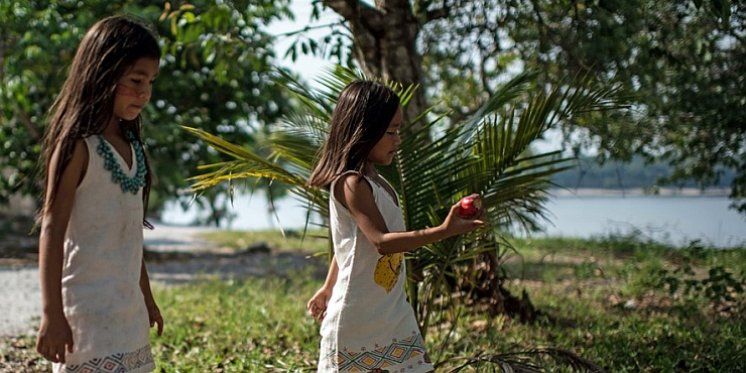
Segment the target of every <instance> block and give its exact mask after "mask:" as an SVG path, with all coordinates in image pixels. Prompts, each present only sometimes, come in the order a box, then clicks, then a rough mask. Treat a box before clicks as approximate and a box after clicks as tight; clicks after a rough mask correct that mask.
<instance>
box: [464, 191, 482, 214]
mask: <svg viewBox="0 0 746 373" xmlns="http://www.w3.org/2000/svg"><path fill="white" fill-rule="evenodd" d="M481 209H482V202H481V199H480V198H479V194H476V193H474V194H472V195H470V196H467V197H464V198H461V201H459V209H458V215H459V216H460V217H462V218H464V219H473V218H475V217H476V216H477V215H479V210H481Z"/></svg>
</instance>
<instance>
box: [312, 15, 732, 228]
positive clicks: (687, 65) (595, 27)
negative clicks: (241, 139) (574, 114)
mask: <svg viewBox="0 0 746 373" xmlns="http://www.w3.org/2000/svg"><path fill="white" fill-rule="evenodd" d="M314 4H315V5H314V6H317V7H320V6H326V7H328V8H329V9H332V10H333V11H335V12H336V13H338V14H339V15H341V16H342V17H343V18H344V20H345V26H346V27H347V29H348V30H349V31H348V32H349V33H350V39H351V40H352V42H351V44H350V45H348V47H349V48H351V50H352V55H353V56H354V58H355V60H356V62H357V63H358V64H359V66H360V67H361V68H362V69H363V70H364V71H366V72H369V73H372V74H377V75H379V76H383V77H385V78H390V79H393V80H397V81H401V82H407V83H413V84H419V85H420V86H422V87H423V88H424V89H423V90H422V93H421V95H419V96H415V98H414V99H413V104H412V105H411V108H410V109H409V111H408V114H409V115H408V116H409V117H410V119H411V117H412V115H413V113H416V112H417V110H418V109H421V108H423V107H427V102H431V103H435V104H437V105H440V106H441V108H442V109H443V110H447V111H448V112H449V117H450V118H451V122H452V123H458V122H459V121H460V120H462V119H463V118H465V117H467V116H469V115H471V114H473V113H474V112H475V111H476V110H477V109H478V108H479V107H480V105H481V104H482V103H483V102H485V100H486V99H487V98H488V97H489V95H490V93H492V92H494V90H495V88H496V87H497V86H498V85H499V83H500V82H502V81H505V79H506V78H508V77H510V76H512V75H514V74H515V73H516V71H520V70H522V69H525V68H529V69H537V70H539V71H541V72H542V74H543V79H542V80H540V81H539V84H546V83H549V82H553V81H554V82H556V79H557V78H558V77H562V76H567V75H577V74H581V75H582V74H585V73H589V72H590V73H593V74H594V75H596V76H597V77H598V78H600V79H604V80H606V81H608V82H609V84H612V83H621V84H622V85H623V87H624V89H625V90H626V92H627V93H628V95H629V96H630V97H632V102H633V103H634V110H631V111H628V112H613V113H599V114H597V115H594V116H592V117H589V118H587V119H586V120H584V121H582V122H578V123H572V124H571V125H570V126H569V127H564V128H562V130H563V131H562V133H563V134H564V135H565V136H564V138H565V140H566V144H567V145H568V146H569V147H571V148H573V149H575V150H576V151H577V152H579V151H580V150H582V149H588V148H593V149H598V150H599V154H600V157H599V160H600V161H604V160H606V159H608V158H615V159H620V160H630V159H631V158H632V155H634V154H640V155H643V156H645V157H646V158H647V159H648V160H649V161H651V162H652V161H654V160H663V161H666V162H668V163H669V164H670V165H672V166H674V171H673V173H672V174H671V175H669V177H666V178H663V179H661V182H662V183H665V182H671V181H678V180H684V179H689V178H693V179H695V180H697V181H699V182H700V185H701V186H703V187H705V186H708V185H712V184H715V183H717V182H718V180H719V178H720V177H722V175H723V172H724V171H725V170H731V171H734V172H735V173H736V177H735V178H733V181H732V183H731V190H732V193H731V198H732V201H733V207H735V208H737V209H738V210H739V211H741V212H742V213H746V135H744V134H745V133H746V131H745V130H744V126H745V124H744V123H745V122H746V110H744V109H743V108H744V107H745V104H746V97H745V95H744V93H743V89H742V87H743V86H744V85H745V84H744V77H743V74H742V71H744V70H746V69H745V68H744V63H745V62H744V61H746V58H744V57H746V48H745V47H744V37H745V36H746V28H745V27H746V22H745V21H746V5H744V3H743V2H731V1H727V0H725V1H723V0H709V1H708V0H689V1H687V0H682V1H655V0H632V1H620V0H560V1H549V0H530V1H519V0H492V1H490V0H481V1H478V0H377V1H375V2H374V3H373V4H371V2H367V1H362V0H318V1H315V2H314ZM313 14H315V15H318V11H316V12H314V13H313ZM306 43H308V41H306ZM305 50H307V51H310V52H309V53H312V52H315V51H318V50H322V49H314V48H305ZM338 55H339V54H338ZM420 103H424V104H423V105H421V104H420Z"/></svg>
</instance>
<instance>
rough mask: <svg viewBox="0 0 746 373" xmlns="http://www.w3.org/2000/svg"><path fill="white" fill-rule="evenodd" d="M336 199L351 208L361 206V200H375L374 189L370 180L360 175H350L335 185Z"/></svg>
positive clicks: (343, 176) (341, 178) (340, 178)
mask: <svg viewBox="0 0 746 373" xmlns="http://www.w3.org/2000/svg"><path fill="white" fill-rule="evenodd" d="M334 197H335V198H336V199H337V201H340V202H342V204H343V205H344V206H345V207H347V208H349V206H350V205H351V204H352V205H356V204H359V202H360V200H361V198H362V199H366V197H368V198H371V199H372V198H373V188H372V187H371V186H370V184H369V183H368V180H367V179H366V178H365V177H364V176H363V175H362V174H359V173H348V174H345V175H342V176H340V177H339V179H337V182H336V184H335V185H334ZM356 202H357V203H356Z"/></svg>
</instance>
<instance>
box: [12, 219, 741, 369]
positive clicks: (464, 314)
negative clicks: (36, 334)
mask: <svg viewBox="0 0 746 373" xmlns="http://www.w3.org/2000/svg"><path fill="white" fill-rule="evenodd" d="M278 236H279V234H278V233H277V232H259V233H246V232H224V233H220V232H218V233H212V234H211V236H209V238H210V239H213V240H215V241H218V242H220V243H223V244H225V245H227V246H230V245H235V246H231V247H236V248H240V247H243V246H245V245H247V244H248V243H250V242H255V241H257V240H261V241H265V242H268V243H269V244H270V246H273V248H275V249H280V250H289V249H295V248H298V247H299V245H298V243H299V241H297V240H298V238H297V237H291V238H290V240H289V241H283V240H282V238H278ZM241 240H243V242H241ZM292 240H296V241H292ZM512 242H513V243H514V244H515V247H516V250H517V252H518V253H520V254H521V255H520V257H519V256H517V255H514V256H513V257H511V258H509V259H508V260H507V262H506V263H505V265H504V268H505V270H506V271H507V273H508V274H509V275H510V276H511V278H512V280H511V281H509V283H508V284H507V286H508V288H509V289H510V290H511V291H512V292H513V293H514V294H520V292H522V291H523V290H526V292H527V293H528V294H529V296H530V298H531V301H532V302H533V303H534V305H535V306H536V307H537V308H538V309H539V310H540V311H541V316H540V317H539V319H538V320H537V321H536V322H535V323H532V324H523V323H520V322H518V321H516V320H511V319H509V318H506V317H504V316H501V315H498V316H496V317H489V316H486V315H483V314H477V313H474V312H470V310H468V309H465V308H461V309H460V314H459V316H458V317H451V318H443V319H442V320H440V322H439V323H436V324H435V325H433V326H432V328H431V329H430V330H428V338H427V343H428V348H429V351H430V353H431V355H432V357H433V359H434V360H435V361H439V362H442V365H441V366H440V367H439V369H438V371H447V370H448V369H450V368H453V367H455V366H457V365H459V364H460V363H461V362H463V361H464V360H465V359H466V358H468V357H471V356H474V355H478V354H481V355H486V354H505V353H510V352H519V354H518V355H517V357H515V358H516V359H525V360H528V359H531V358H532V357H533V355H531V354H520V352H522V351H527V350H530V349H535V348H558V349H563V350H568V351H571V352H573V353H575V354H577V355H579V356H581V357H583V358H585V359H587V360H590V361H591V362H593V363H595V364H597V365H599V366H601V367H602V368H604V369H606V370H609V371H614V372H638V371H648V372H657V371H745V370H746V351H744V341H745V340H746V318H744V315H745V314H746V306H745V304H746V302H744V294H743V292H742V291H740V292H739V291H736V290H733V289H730V290H728V288H727V287H726V292H727V293H728V294H730V295H732V296H733V299H732V300H730V301H727V300H722V299H720V298H717V297H715V298H713V297H711V296H709V295H707V294H706V292H705V291H704V290H699V291H696V290H694V291H692V292H690V293H689V294H688V295H687V294H684V293H683V291H682V290H678V291H676V292H674V293H671V292H670V291H669V290H668V288H667V287H665V286H662V285H661V282H660V279H661V273H662V272H661V270H666V271H668V272H666V273H668V274H669V275H671V276H673V274H674V273H675V270H676V269H677V268H681V267H682V266H683V265H684V264H688V265H690V266H691V268H692V272H693V274H686V273H679V274H676V276H679V277H680V278H681V281H682V283H683V282H684V281H685V280H690V281H700V282H701V281H702V280H703V279H705V278H707V276H708V273H709V272H708V270H709V269H710V268H712V267H713V266H723V268H724V269H725V271H727V273H729V274H730V275H732V277H733V278H735V279H737V280H738V281H741V283H743V281H744V274H745V273H746V272H745V270H746V250H744V249H743V248H734V249H731V250H712V249H707V248H702V247H698V246H696V245H694V246H692V247H691V248H688V249H676V250H674V249H672V248H670V247H667V246H665V245H660V244H656V243H652V242H641V241H638V240H636V239H634V238H633V237H605V238H597V239H591V240H581V239H558V238H549V239H517V240H514V241H512ZM307 243H308V245H309V246H308V247H307V246H305V245H306V244H307ZM325 245H326V241H325V240H324V239H318V242H313V243H309V241H306V242H305V243H304V246H303V247H304V250H306V249H307V250H309V251H311V252H323V251H324V250H325ZM322 280H323V279H322V278H320V277H318V275H317V276H316V277H314V276H313V275H311V274H310V271H308V272H305V271H300V272H298V273H294V274H292V275H290V276H285V277H276V278H248V279H243V280H229V281H214V280H213V281H205V282H197V283H191V284H188V285H179V286H168V287H166V286H157V285H156V286H155V296H156V299H157V300H158V302H159V305H160V307H161V309H162V311H163V313H164V318H165V320H166V330H165V332H164V335H163V336H162V337H156V336H155V335H153V338H152V342H153V351H154V353H155V355H156V359H157V364H158V369H159V371H163V372H178V371H205V372H208V371H209V372H241V371H309V370H315V364H316V360H317V355H318V345H319V336H318V325H317V324H316V323H314V322H313V321H312V320H311V319H310V318H309V317H308V316H306V314H305V309H304V308H305V307H304V306H305V303H306V301H307V299H308V297H310V296H311V294H313V292H314V291H315V290H316V288H317V287H318V286H319V285H320V284H321V282H322ZM10 343H11V344H14V345H15V347H9V345H8V343H6V346H4V347H2V346H0V352H2V354H0V356H2V357H3V358H0V370H2V369H1V368H2V367H3V365H2V364H3V360H2V359H5V361H8V360H19V359H26V360H25V363H26V364H27V363H28V362H30V361H31V362H34V364H37V365H35V368H33V369H32V370H36V369H43V368H44V367H46V366H47V365H44V364H41V365H39V360H33V359H34V356H33V353H28V350H29V347H28V345H30V344H31V343H32V340H31V339H29V337H26V338H25V339H24V338H20V339H14V340H13V341H12V342H10ZM24 344H25V345H26V347H25V348H24V347H23V345H24ZM18 346H21V347H18ZM24 351H25V352H24ZM531 361H533V362H534V363H537V364H539V365H540V366H541V367H542V368H543V369H545V370H548V371H568V370H569V368H568V367H567V366H565V365H562V364H560V363H558V362H557V361H555V360H552V359H551V358H548V357H544V358H533V360H531ZM469 369H471V371H475V370H476V371H495V370H497V371H499V368H497V367H496V366H495V365H486V364H485V365H481V366H477V367H471V368H469ZM467 371H469V370H467Z"/></svg>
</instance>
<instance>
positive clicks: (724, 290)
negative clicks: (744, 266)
mask: <svg viewBox="0 0 746 373" xmlns="http://www.w3.org/2000/svg"><path fill="white" fill-rule="evenodd" d="M702 250H703V248H702V247H701V246H700V245H699V243H698V242H696V241H695V242H693V243H692V244H691V245H690V246H689V247H688V248H687V249H684V250H682V256H681V260H680V262H679V263H677V264H676V265H675V266H674V268H673V269H664V268H661V269H658V270H657V271H656V272H654V276H653V279H652V281H653V283H654V285H657V286H661V287H665V288H667V289H668V292H669V294H670V295H672V296H674V295H678V294H681V296H682V297H685V298H688V297H695V298H696V297H702V298H705V299H706V300H707V301H709V302H710V303H712V304H715V305H720V304H724V303H732V302H734V301H736V298H737V297H740V296H742V295H743V292H744V286H746V277H744V276H743V275H744V274H743V273H742V274H741V276H740V277H738V276H736V275H734V274H733V273H731V272H730V271H728V270H727V269H726V268H725V266H724V265H722V264H716V265H712V266H710V267H709V268H708V269H707V277H704V276H701V275H699V274H698V273H696V272H695V271H694V264H693V261H694V260H697V259H700V260H701V259H702V256H703V255H702V254H701V251H702ZM734 276H736V277H734Z"/></svg>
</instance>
